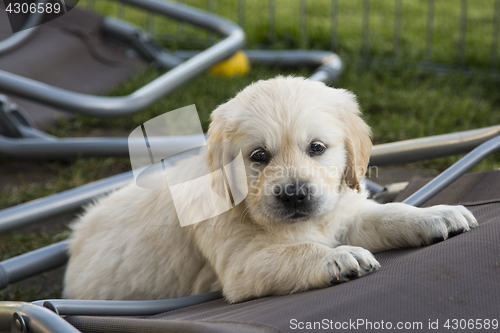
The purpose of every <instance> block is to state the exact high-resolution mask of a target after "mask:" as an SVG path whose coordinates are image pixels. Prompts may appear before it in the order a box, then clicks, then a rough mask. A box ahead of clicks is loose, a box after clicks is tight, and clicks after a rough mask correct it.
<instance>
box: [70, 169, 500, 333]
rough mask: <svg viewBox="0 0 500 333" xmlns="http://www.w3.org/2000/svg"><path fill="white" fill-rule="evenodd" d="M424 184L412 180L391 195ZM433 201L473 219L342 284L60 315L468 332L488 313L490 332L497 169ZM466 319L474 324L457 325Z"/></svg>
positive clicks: (225, 328) (496, 308)
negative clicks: (140, 309)
mask: <svg viewBox="0 0 500 333" xmlns="http://www.w3.org/2000/svg"><path fill="white" fill-rule="evenodd" d="M424 184H425V181H416V182H414V183H411V184H410V185H409V187H408V188H407V189H406V190H405V191H404V193H402V194H401V195H400V196H399V197H398V199H399V200H403V199H404V198H405V197H407V196H408V195H409V194H411V193H412V192H414V191H415V190H417V189H418V188H420V187H421V186H422V185H424ZM439 203H447V204H463V205H466V206H467V207H468V208H469V209H470V210H471V211H472V212H473V213H474V214H475V215H476V217H477V219H478V220H479V224H480V226H479V227H478V228H476V229H474V230H472V231H470V232H468V233H465V234H462V235H459V236H456V237H453V238H451V239H449V240H447V241H445V242H441V243H437V244H435V245H432V246H427V247H421V248H415V249H404V250H394V251H388V252H384V253H380V254H378V255H377V258H378V260H379V261H380V263H381V264H382V268H381V269H380V270H379V271H377V272H376V273H374V274H371V275H369V276H366V277H363V278H360V279H357V280H354V281H351V282H348V283H344V284H341V285H338V286H333V287H330V288H326V289H321V290H312V291H308V292H303V293H297V294H293V295H288V296H280V297H266V298H262V299H257V300H253V301H248V302H243V303H240V304H234V305H231V304H228V303H227V302H226V301H224V300H222V299H221V300H217V301H212V302H208V303H205V304H200V305H196V306H192V307H189V308H185V309H179V310H176V311H170V312H167V313H162V314H159V315H156V316H152V317H147V318H127V319H124V318H117V317H114V318H104V317H81V316H74V317H68V318H67V320H68V321H69V322H70V323H72V324H73V325H75V326H76V327H77V328H78V329H80V330H81V331H82V332H295V331H300V328H301V327H303V328H304V331H306V332H307V331H309V332H312V331H322V332H325V331H332V332H333V331H335V332H338V331H361V332H364V331H367V332H370V331H385V330H383V329H382V328H385V329H386V330H387V328H391V330H392V331H397V328H398V327H402V329H401V331H406V332H408V331H410V332H411V331H415V332H417V331H418V332H426V331H432V332H436V331H447V332H449V331H455V332H463V331H467V332H474V331H477V328H479V324H478V323H481V325H482V327H483V328H484V327H485V326H484V324H485V323H486V322H488V320H489V325H488V327H489V330H487V331H495V330H493V329H492V328H493V326H492V325H491V324H492V323H494V321H493V322H492V320H493V319H495V320H500V171H494V172H487V173H476V174H467V175H464V176H463V177H461V178H460V179H459V180H458V181H457V182H455V183H454V184H453V185H451V186H450V187H448V188H447V189H445V190H443V191H442V192H441V193H439V194H438V195H437V196H436V197H435V198H433V199H432V200H431V201H430V202H429V203H427V204H426V205H425V206H428V205H431V204H439ZM470 319H473V320H475V321H474V322H472V321H468V320H470ZM460 320H462V321H460ZM464 320H467V322H466V321H464ZM478 320H481V321H478ZM447 321H448V322H447ZM315 322H316V323H315ZM308 323H309V325H310V326H308ZM358 324H359V325H358ZM446 324H448V325H449V329H448V328H446ZM465 324H466V325H473V326H468V327H469V328H467V329H460V327H462V328H463V327H464V325H465ZM389 325H390V327H389ZM398 325H399V326H398ZM429 325H431V327H432V328H437V329H430V328H429V327H430V326H429ZM308 327H311V329H310V330H307V328H308ZM342 327H343V328H342ZM405 328H406V329H405ZM453 328H456V329H453ZM498 330H500V327H499V328H498Z"/></svg>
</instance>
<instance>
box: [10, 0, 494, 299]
mask: <svg viewBox="0 0 500 333" xmlns="http://www.w3.org/2000/svg"><path fill="white" fill-rule="evenodd" d="M88 1H89V0H87V1H80V3H81V5H82V6H83V7H85V6H86V5H88V4H87V2H88ZM186 2H187V3H188V4H195V5H198V6H199V7H200V8H206V5H207V1H206V0H199V1H198V0H196V1H194V0H189V1H186ZM93 3H94V8H95V9H96V10H98V11H100V12H102V13H107V14H112V13H115V11H116V10H117V8H116V5H114V4H113V3H112V2H109V1H106V0H94V2H93ZM214 3H215V12H216V13H218V14H220V15H223V16H225V17H228V18H229V19H232V20H233V21H238V19H239V16H238V1H235V0H234V1H229V0H224V1H222V0H217V1H215V2H214ZM246 3H247V5H246V7H245V11H246V15H245V30H246V32H247V37H248V46H249V48H262V47H265V48H270V49H277V48H297V47H308V48H316V49H330V46H331V34H330V32H331V14H332V13H331V3H332V1H331V0H314V1H308V8H307V9H308V21H307V32H308V38H307V40H306V41H304V40H301V38H300V36H301V32H300V28H299V27H300V15H299V10H300V1H299V0H294V1H288V0H287V1H285V0H277V1H276V3H277V17H276V27H277V28H276V35H275V36H273V35H272V34H270V33H269V30H268V22H269V20H268V17H267V14H268V10H267V9H268V2H267V1H257V0H253V1H252V0H247V1H246ZM362 3H363V1H361V0H356V1H347V0H340V1H339V4H340V11H339V21H338V22H339V30H338V35H339V40H338V45H339V50H338V52H339V54H340V55H341V57H342V59H343V61H344V63H345V66H346V71H345V73H344V74H343V76H342V78H341V80H340V81H339V82H338V83H337V87H340V88H345V89H348V90H351V91H353V92H354V93H355V94H356V95H357V96H358V99H359V103H360V105H361V107H362V109H363V111H364V115H365V119H366V121H367V122H368V124H369V125H370V126H371V127H372V129H373V134H374V136H373V139H374V142H375V143H376V144H377V143H385V142H392V141H398V140H405V139H410V138H417V137H423V136H428V135H436V134H443V133H450V132H456V131H461V130H467V129H474V128H479V127H484V126H492V125H497V124H500V94H498V91H499V88H500V83H499V81H498V80H497V79H496V78H495V77H493V76H491V75H486V74H485V73H484V71H483V70H481V68H485V66H489V65H490V64H491V57H490V55H491V50H492V49H491V47H492V45H491V34H492V33H493V32H492V27H491V23H492V12H493V10H492V8H493V0H483V1H481V2H471V1H469V10H470V16H471V22H470V24H468V26H467V29H468V30H467V43H468V44H467V52H466V59H467V62H468V63H470V64H473V65H475V66H477V68H479V70H478V72H477V73H476V72H474V71H472V72H471V73H469V74H468V75H463V74H461V73H460V72H457V73H451V74H439V75H438V74H435V73H433V72H429V71H425V70H423V69H421V68H420V67H419V66H418V63H419V62H420V61H423V60H425V55H426V44H425V40H426V25H425V23H426V12H427V3H428V2H427V1H420V0H411V1H403V15H404V16H403V22H402V26H403V31H402V32H401V36H402V37H401V38H402V44H401V56H400V57H399V58H398V60H395V59H394V60H390V61H387V59H393V58H392V56H393V47H394V45H393V30H392V29H393V13H394V10H395V8H394V1H388V0H377V1H375V0H372V1H371V8H370V10H371V12H372V17H371V20H370V28H371V30H370V45H371V49H370V50H369V54H370V55H372V56H375V57H376V59H377V61H376V62H366V61H365V60H366V59H365V58H363V57H362V55H363V53H362V52H361V50H362V16H363V6H362ZM459 6H460V1H456V0H437V1H436V14H435V15H436V23H435V25H436V34H435V37H434V55H433V58H432V60H433V61H435V62H440V63H444V64H447V65H450V66H453V65H456V64H457V61H458V53H457V42H458V38H459V33H458V31H459V29H458V27H459V13H460V10H459V9H460V7H459ZM123 13H124V16H125V17H126V18H127V20H130V21H132V22H135V23H136V24H138V25H140V26H143V27H150V28H151V27H154V32H155V34H156V35H157V37H159V38H161V40H162V41H163V43H164V44H165V45H166V46H169V47H171V48H174V49H175V48H194V47H197V46H199V45H206V43H207V40H208V41H210V40H211V38H212V40H213V39H214V37H213V36H211V35H208V34H206V33H205V32H202V31H200V30H198V29H193V28H190V27H189V26H186V25H181V26H178V25H177V24H176V23H175V22H172V21H169V20H164V19H161V18H159V17H156V18H155V20H154V21H151V20H149V21H148V17H147V15H146V14H145V13H143V12H141V11H137V10H132V9H130V8H126V9H125V10H124V11H123ZM169 35H171V36H173V37H168V36H169ZM178 36H181V37H182V38H183V39H184V40H183V41H179V40H176V38H177V37H178ZM273 40H274V41H275V42H274V43H272V44H271V41H273ZM380 59H383V60H385V61H379V60H380ZM278 74H285V75H287V74H294V75H301V76H308V75H310V74H311V71H310V70H307V69H296V70H279V69H269V68H259V67H258V68H252V70H251V72H250V74H249V75H247V76H245V77H235V78H230V79H225V78H218V77H214V76H212V75H210V74H204V75H202V76H200V77H199V78H197V79H195V80H193V81H192V82H190V83H188V84H187V85H185V86H184V87H182V88H180V89H179V90H177V91H175V92H174V93H172V94H171V95H169V96H167V97H166V98H164V99H162V100H161V101H160V102H158V103H156V104H155V105H153V106H151V107H149V108H148V109H146V110H144V111H143V112H141V113H139V114H136V115H133V116H129V117H123V118H118V119H116V118H113V119H107V118H89V117H80V116H79V117H76V118H75V119H72V120H70V121H66V120H59V122H58V123H57V125H56V126H54V127H53V128H51V129H50V130H49V132H50V133H51V134H53V135H56V136H59V137H69V136H92V135H95V136H97V135H110V136H111V135H115V136H127V135H128V133H129V132H130V131H131V130H132V129H134V128H135V127H137V126H138V125H140V124H142V123H143V122H145V121H147V120H149V119H151V118H152V117H154V116H157V115H160V114H162V113H164V112H167V111H170V110H174V109H177V108H180V107H183V106H186V105H190V104H196V106H197V109H198V112H199V114H200V117H201V119H202V124H203V128H204V129H205V130H206V129H207V127H208V124H209V114H210V112H211V111H212V110H213V109H214V108H216V106H217V105H219V104H221V103H223V102H225V101H227V100H228V99H229V98H231V97H233V96H234V95H235V94H236V93H237V92H238V91H239V90H241V89H243V88H244V87H245V86H246V85H248V84H249V83H251V82H254V81H256V80H259V79H266V78H271V77H274V76H276V75H278ZM159 75H161V73H160V72H158V71H155V70H147V71H145V72H143V73H140V74H138V75H136V76H135V77H134V78H133V79H132V80H130V81H129V82H127V83H126V84H123V85H122V86H120V87H116V88H115V89H114V91H113V92H112V93H111V95H125V94H129V93H130V92H132V91H134V90H136V89H137V88H139V87H141V86H142V85H144V84H145V83H147V82H150V81H151V80H153V79H154V78H156V77H158V76H159ZM457 158H458V157H450V158H444V159H439V160H434V161H429V162H422V163H420V164H418V165H419V166H425V167H427V168H433V169H436V170H439V171H441V170H444V169H445V168H446V167H447V166H448V165H449V164H451V163H452V162H454V161H456V159H457ZM499 166H500V156H499V155H498V154H497V155H495V156H493V157H490V158H488V159H487V160H486V161H485V162H483V163H481V164H480V165H479V166H478V167H476V168H475V169H474V170H475V171H480V170H491V169H492V168H498V167H499ZM6 168H10V169H16V170H19V171H15V172H12V183H9V184H7V185H5V186H4V187H3V190H2V191H1V192H0V209H3V208H6V207H10V206H14V205H17V204H20V203H22V202H26V201H30V200H33V199H36V198H39V197H44V196H47V195H50V194H54V193H57V192H61V191H63V190H67V189H70V188H73V187H76V186H80V185H83V184H86V183H89V182H91V181H94V180H98V179H102V178H105V177H108V176H110V175H113V174H117V173H120V172H124V171H127V170H130V165H129V162H128V159H126V158H106V159H97V158H91V159H78V160H76V161H51V162H44V161H30V162H22V161H10V160H8V159H5V158H3V159H0V170H5V169H6ZM33 170H37V172H41V173H43V175H44V176H43V177H42V178H41V179H36V180H33V179H32V178H33V177H31V172H32V171H33ZM66 236H67V230H59V229H58V230H42V231H36V232H33V233H31V234H28V235H19V234H6V235H1V236H0V259H1V260H4V259H7V258H9V257H12V256H14V255H17V254H20V253H23V252H26V251H29V250H32V249H35V248H38V247H41V246H44V245H47V244H50V243H53V242H56V241H59V240H60V239H62V238H64V237H66ZM14 295H15V298H16V299H17V300H20V299H24V300H30V299H36V298H37V296H38V295H39V294H38V293H36V292H35V293H28V294H23V293H15V294H14ZM10 297H14V296H9V295H4V294H2V293H0V300H1V299H2V298H4V299H7V298H10Z"/></svg>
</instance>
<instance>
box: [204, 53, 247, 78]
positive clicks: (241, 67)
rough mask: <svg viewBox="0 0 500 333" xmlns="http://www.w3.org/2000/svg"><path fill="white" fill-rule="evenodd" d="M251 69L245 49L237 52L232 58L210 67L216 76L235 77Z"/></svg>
mask: <svg viewBox="0 0 500 333" xmlns="http://www.w3.org/2000/svg"><path fill="white" fill-rule="evenodd" d="M249 70H250V61H248V57H247V55H246V54H245V52H243V51H238V52H236V53H235V54H234V55H233V56H232V57H231V58H229V59H227V60H225V61H223V62H221V63H218V64H217V65H215V66H214V67H212V68H211V69H210V73H212V74H213V75H215V76H223V77H233V76H236V75H245V74H246V73H248V71H249Z"/></svg>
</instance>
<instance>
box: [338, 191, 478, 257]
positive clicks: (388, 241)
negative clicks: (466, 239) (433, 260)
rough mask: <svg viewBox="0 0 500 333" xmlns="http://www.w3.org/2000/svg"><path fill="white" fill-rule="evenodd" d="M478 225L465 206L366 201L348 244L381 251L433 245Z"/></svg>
mask: <svg viewBox="0 0 500 333" xmlns="http://www.w3.org/2000/svg"><path fill="white" fill-rule="evenodd" d="M477 225H478V224H477V221H476V219H475V217H474V216H473V215H472V213H471V212H470V211H469V210H468V209H467V208H465V207H464V206H448V205H438V206H433V207H428V208H417V207H413V206H410V205H406V204H403V203H388V204H383V205H381V204H378V203H376V202H374V201H371V200H366V201H364V202H363V204H362V205H361V207H360V209H359V210H358V212H357V214H356V215H355V216H354V218H353V222H352V223H351V224H350V225H349V227H348V232H347V234H346V243H347V244H350V245H356V246H363V247H364V248H366V249H369V250H370V251H372V252H380V251H384V250H387V249H392V248H398V247H409V246H411V247H413V246H421V245H427V244H433V243H436V242H439V241H442V240H445V239H447V238H449V237H452V236H455V235H457V234H460V233H462V232H465V231H468V230H469V229H470V228H474V227H476V226H477Z"/></svg>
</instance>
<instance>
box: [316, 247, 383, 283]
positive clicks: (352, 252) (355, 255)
mask: <svg viewBox="0 0 500 333" xmlns="http://www.w3.org/2000/svg"><path fill="white" fill-rule="evenodd" d="M326 260H327V263H326V268H327V270H328V274H329V276H330V283H331V284H337V283H341V282H346V281H350V280H352V279H355V278H357V277H360V276H364V275H366V274H369V273H371V272H374V271H375V270H377V269H378V268H380V264H379V263H378V261H377V259H375V257H374V256H373V254H371V252H370V251H368V250H365V249H363V248H361V247H357V246H349V245H342V246H338V247H336V248H334V249H333V250H332V251H331V252H330V253H329V254H328V256H327V258H326Z"/></svg>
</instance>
